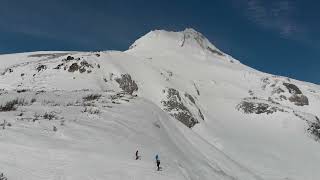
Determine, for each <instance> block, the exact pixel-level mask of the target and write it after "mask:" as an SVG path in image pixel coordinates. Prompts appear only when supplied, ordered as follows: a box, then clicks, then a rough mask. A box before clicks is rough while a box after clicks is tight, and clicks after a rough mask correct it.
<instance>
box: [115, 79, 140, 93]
mask: <svg viewBox="0 0 320 180" xmlns="http://www.w3.org/2000/svg"><path fill="white" fill-rule="evenodd" d="M115 80H116V82H117V83H118V84H119V87H120V88H121V89H122V90H123V91H124V92H126V93H127V94H130V95H132V94H133V92H135V91H138V85H137V84H136V82H135V81H134V80H132V78H131V75H130V74H122V75H121V78H116V79H115Z"/></svg>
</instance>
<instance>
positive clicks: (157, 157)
mask: <svg viewBox="0 0 320 180" xmlns="http://www.w3.org/2000/svg"><path fill="white" fill-rule="evenodd" d="M156 163H157V167H158V171H160V159H159V155H158V154H157V155H156Z"/></svg>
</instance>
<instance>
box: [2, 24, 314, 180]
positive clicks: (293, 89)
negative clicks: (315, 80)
mask: <svg viewBox="0 0 320 180" xmlns="http://www.w3.org/2000/svg"><path fill="white" fill-rule="evenodd" d="M319 107H320V87H319V86H318V85H315V84H311V83H307V82H301V81H297V80H294V79H290V78H287V77H281V76H275V75H270V74H266V73H262V72H259V71H257V70H254V69H252V68H250V67H247V66H245V65H243V64H241V63H240V62H239V61H238V60H235V59H234V58H232V57H231V56H229V55H227V54H226V53H224V52H222V51H221V50H219V49H218V48H217V47H215V46H214V45H213V44H212V43H210V42H209V40H208V39H207V38H205V36H204V35H202V34H201V33H199V32H196V31H195V30H193V29H186V30H184V31H181V32H168V31H163V30H156V31H152V32H150V33H148V34H147V35H145V36H143V37H141V38H140V39H138V40H137V41H135V42H134V43H133V45H132V46H131V47H130V49H129V50H127V51H124V52H120V51H103V52H32V53H20V54H10V55H0V173H2V172H3V173H4V175H5V177H7V178H8V179H10V180H12V179H13V180H14V179H26V178H27V179H35V180H37V179H39V180H40V179H41V180H43V179H53V180H56V179H112V180H118V179H119V180H120V179H121V180H125V179H141V180H143V179H146V180H147V179H148V180H149V179H154V180H160V179H166V180H168V179H172V180H173V179H174V180H180V179H181V180H182V179H188V180H206V179H208V180H209V179H210V180H211V179H220V180H262V179H264V180H269V179H272V180H284V179H288V180H289V179H290V180H297V179H305V180H315V179H319V177H320V172H319V171H317V167H318V164H319V161H320V156H319V155H318V154H319V152H320V143H319V138H320V135H319V132H320V122H319V117H320V111H319V109H320V108H319ZM137 149H138V150H139V153H140V155H141V160H137V161H136V160H134V159H135V157H134V153H135V152H136V150H137ZM155 154H159V155H160V160H161V166H162V168H163V170H162V171H159V172H158V171H156V166H155V163H154V156H155ZM292 157H294V158H292Z"/></svg>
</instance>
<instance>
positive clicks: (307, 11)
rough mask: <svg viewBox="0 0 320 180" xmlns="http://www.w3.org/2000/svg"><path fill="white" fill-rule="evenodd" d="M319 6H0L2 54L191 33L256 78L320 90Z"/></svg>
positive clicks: (192, 2) (73, 2) (251, 1)
mask: <svg viewBox="0 0 320 180" xmlns="http://www.w3.org/2000/svg"><path fill="white" fill-rule="evenodd" d="M319 7H320V2H318V1H315V0H305V1H303V0H300V1H298V0H296V1H295V0H291V1H289V0H210V1H209V0H208V1H205V0H202V1H201V0H189V1H187V0H184V1H181V0H176V1H174V0H162V1H153V0H127V1H125V0H90V1H89V0H28V1H22V0H1V1H0V53H1V54H3V53H13V52H24V51H38V50H92V51H95V50H109V49H114V50H125V49H127V48H128V47H129V46H130V45H131V43H133V42H134V40H136V39H137V38H139V37H140V36H142V35H144V34H145V33H147V32H149V31H150V30H153V29H166V30H183V29H185V28H186V27H192V28H194V29H196V30H198V31H199V32H201V33H202V34H204V35H205V36H206V37H207V38H208V39H209V40H210V41H211V42H212V43H213V44H215V45H216V46H217V47H218V48H220V49H221V50H223V51H224V52H226V53H228V54H230V55H232V56H234V57H235V58H237V59H239V60H240V61H241V62H242V63H244V64H246V65H248V66H251V67H253V68H256V69H258V70H261V71H264V72H268V73H273V74H277V75H284V76H289V77H292V78H295V79H299V80H305V81H309V82H314V83H317V84H320V36H319V33H320V23H319V19H320V12H319V10H318V9H319Z"/></svg>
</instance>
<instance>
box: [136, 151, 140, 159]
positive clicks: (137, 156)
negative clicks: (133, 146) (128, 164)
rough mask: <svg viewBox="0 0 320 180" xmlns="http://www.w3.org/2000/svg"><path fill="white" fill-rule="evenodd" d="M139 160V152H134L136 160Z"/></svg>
mask: <svg viewBox="0 0 320 180" xmlns="http://www.w3.org/2000/svg"><path fill="white" fill-rule="evenodd" d="M138 159H140V156H139V151H138V150H137V151H136V160H138Z"/></svg>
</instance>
